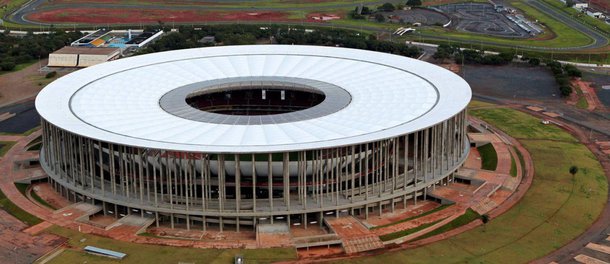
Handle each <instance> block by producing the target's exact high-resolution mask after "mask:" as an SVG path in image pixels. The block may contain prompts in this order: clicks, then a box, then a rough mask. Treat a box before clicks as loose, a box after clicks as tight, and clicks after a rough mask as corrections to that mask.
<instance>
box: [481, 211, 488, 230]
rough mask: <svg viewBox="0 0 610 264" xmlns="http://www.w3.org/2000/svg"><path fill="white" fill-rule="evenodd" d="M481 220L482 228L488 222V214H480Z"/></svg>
mask: <svg viewBox="0 0 610 264" xmlns="http://www.w3.org/2000/svg"><path fill="white" fill-rule="evenodd" d="M481 222H483V228H485V229H487V228H486V227H487V223H488V222H489V215H488V214H482V215H481Z"/></svg>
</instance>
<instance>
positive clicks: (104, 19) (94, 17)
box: [28, 8, 293, 24]
mask: <svg viewBox="0 0 610 264" xmlns="http://www.w3.org/2000/svg"><path fill="white" fill-rule="evenodd" d="M28 19H30V20H34V21H40V22H64V23H66V22H67V23H92V24H95V23H99V24H114V23H139V22H143V23H146V22H157V21H163V22H197V21H290V20H293V19H290V18H288V14H287V13H283V12H271V11H260V12H243V11H235V12H209V11H195V10H162V9H112V8H66V9H61V10H52V11H44V12H40V13H35V14H31V15H29V16H28Z"/></svg>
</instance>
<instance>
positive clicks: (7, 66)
mask: <svg viewBox="0 0 610 264" xmlns="http://www.w3.org/2000/svg"><path fill="white" fill-rule="evenodd" d="M15 66H16V65H15V62H14V61H10V60H6V61H2V62H0V69H1V70H3V71H12V70H13V69H15Z"/></svg>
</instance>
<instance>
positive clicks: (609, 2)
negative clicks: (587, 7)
mask: <svg viewBox="0 0 610 264" xmlns="http://www.w3.org/2000/svg"><path fill="white" fill-rule="evenodd" d="M590 4H591V5H592V6H595V7H597V8H600V9H605V10H610V0H591V1H590Z"/></svg>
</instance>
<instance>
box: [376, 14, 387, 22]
mask: <svg viewBox="0 0 610 264" xmlns="http://www.w3.org/2000/svg"><path fill="white" fill-rule="evenodd" d="M375 20H376V21H377V22H385V16H384V15H382V14H379V13H377V14H375Z"/></svg>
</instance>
